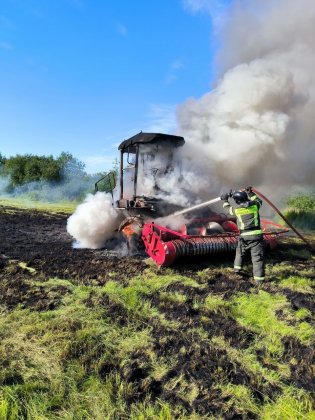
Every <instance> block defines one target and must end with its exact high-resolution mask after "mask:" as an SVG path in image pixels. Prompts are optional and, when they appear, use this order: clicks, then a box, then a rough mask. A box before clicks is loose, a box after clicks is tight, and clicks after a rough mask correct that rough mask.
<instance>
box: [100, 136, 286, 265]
mask: <svg viewBox="0 0 315 420" xmlns="http://www.w3.org/2000/svg"><path fill="white" fill-rule="evenodd" d="M184 143H185V140H184V138H183V137H180V136H174V135H168V134H162V133H143V132H140V133H138V134H136V135H135V136H133V137H131V138H129V139H127V140H124V141H123V142H122V143H121V144H120V145H119V147H118V150H119V151H120V162H119V170H118V178H119V186H118V191H117V190H116V191H117V192H116V194H118V195H117V197H116V201H115V200H114V189H115V187H116V174H115V173H113V172H110V173H108V174H106V175H105V176H104V177H102V178H101V179H100V180H99V181H98V182H97V183H96V184H95V190H96V191H98V190H102V191H105V192H108V193H111V195H112V202H113V206H114V207H115V208H116V210H117V211H118V212H120V216H121V217H120V218H121V223H120V226H119V231H120V232H121V233H122V235H123V236H124V237H125V239H126V241H127V245H128V248H129V251H130V252H131V253H132V252H135V251H136V250H139V249H143V248H144V249H145V251H146V253H147V254H148V255H149V256H150V257H151V258H152V259H153V260H154V261H155V262H156V264H158V265H159V266H169V265H171V264H173V263H174V262H175V261H176V260H178V259H187V258H188V257H193V256H206V255H217V254H224V253H228V252H231V251H234V250H235V249H236V246H237V238H238V236H239V232H238V229H237V226H236V223H235V218H233V217H227V216H224V215H222V214H215V213H213V212H211V210H210V209H209V215H211V217H208V218H206V219H205V218H203V219H196V218H195V219H193V220H191V221H190V222H189V224H188V225H187V226H186V225H184V226H182V228H181V229H180V231H175V230H172V229H169V228H168V227H167V226H161V225H159V224H157V223H155V222H154V220H156V219H158V218H160V217H165V216H168V215H170V214H172V215H173V214H176V211H178V210H180V209H182V208H181V207H180V206H177V205H174V204H173V205H171V204H170V203H169V202H167V201H166V200H165V199H161V198H160V197H161V190H160V188H159V187H158V182H155V181H157V180H158V179H159V177H162V176H164V175H165V174H168V172H171V171H172V170H173V169H174V166H175V165H176V163H175V164H174V159H173V158H174V149H176V148H178V147H181V146H183V145H184ZM146 178H147V179H149V178H150V181H151V184H152V185H151V189H150V195H148V194H147V191H146V188H144V184H145V182H144V181H145V180H146ZM104 186H105V187H104ZM165 196H167V194H165ZM217 200H219V199H216V200H214V201H217ZM203 204H207V203H203ZM203 204H201V205H203ZM196 207H199V205H198V206H196ZM174 212H175V213H174ZM262 228H263V231H264V241H265V244H266V247H268V248H270V249H273V248H274V247H275V246H276V237H277V236H278V235H280V234H283V233H285V232H288V229H284V228H283V226H280V225H277V224H274V223H272V222H269V221H267V220H262Z"/></svg>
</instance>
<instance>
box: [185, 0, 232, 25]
mask: <svg viewBox="0 0 315 420" xmlns="http://www.w3.org/2000/svg"><path fill="white" fill-rule="evenodd" d="M230 3H231V0H182V4H183V7H184V9H185V10H187V11H188V12H190V13H198V12H206V13H208V14H209V15H210V16H211V19H212V23H213V26H214V28H215V31H216V30H218V28H220V27H221V26H222V24H223V23H224V22H225V19H226V11H227V9H228V7H229V6H230Z"/></svg>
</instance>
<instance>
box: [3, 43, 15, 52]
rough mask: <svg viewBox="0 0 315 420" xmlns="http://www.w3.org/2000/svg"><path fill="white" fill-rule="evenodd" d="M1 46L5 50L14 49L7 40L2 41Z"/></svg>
mask: <svg viewBox="0 0 315 420" xmlns="http://www.w3.org/2000/svg"><path fill="white" fill-rule="evenodd" d="M0 48H1V49H3V50H7V51H9V50H13V45H12V44H10V43H9V42H6V41H0Z"/></svg>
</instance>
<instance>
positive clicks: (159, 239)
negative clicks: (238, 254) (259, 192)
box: [142, 215, 288, 266]
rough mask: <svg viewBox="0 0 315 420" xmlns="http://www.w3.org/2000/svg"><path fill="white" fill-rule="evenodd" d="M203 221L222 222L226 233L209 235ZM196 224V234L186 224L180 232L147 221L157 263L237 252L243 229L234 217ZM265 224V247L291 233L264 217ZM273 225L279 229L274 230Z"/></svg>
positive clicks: (148, 246)
mask: <svg viewBox="0 0 315 420" xmlns="http://www.w3.org/2000/svg"><path fill="white" fill-rule="evenodd" d="M202 222H207V223H208V222H215V223H218V224H219V225H220V226H222V228H223V229H224V233H216V234H207V230H206V229H205V228H204V226H205V224H203V223H202ZM195 225H196V226H195V228H194V232H193V233H194V234H188V233H187V229H185V227H184V228H183V229H182V232H178V231H174V230H171V229H168V228H166V227H164V226H160V225H157V224H156V223H154V222H150V223H146V224H145V225H144V226H143V228H142V240H143V242H144V246H145V250H146V252H147V254H148V255H149V256H150V257H151V258H152V260H153V261H154V262H155V263H156V264H157V265H159V266H169V265H172V264H173V263H174V262H175V260H177V259H184V258H186V257H188V258H189V257H192V256H203V255H209V256H210V255H212V256H213V255H217V254H224V253H229V252H232V251H235V249H236V246H237V238H238V236H239V232H238V230H237V227H236V224H235V223H234V222H233V221H232V220H231V219H229V218H224V217H223V216H220V215H218V216H213V217H211V218H209V219H206V220H205V219H203V221H201V220H198V221H196V223H195ZM198 225H199V227H198ZM261 225H262V229H263V236H264V242H265V246H266V247H267V248H269V249H273V248H275V247H276V237H277V236H278V235H281V234H283V233H286V232H288V229H285V228H283V226H280V225H278V224H276V223H273V222H270V221H268V220H265V219H262V221H261ZM270 228H276V230H273V231H272V230H270ZM198 230H199V234H198Z"/></svg>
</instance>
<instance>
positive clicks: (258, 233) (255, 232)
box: [241, 229, 262, 236]
mask: <svg viewBox="0 0 315 420" xmlns="http://www.w3.org/2000/svg"><path fill="white" fill-rule="evenodd" d="M261 234H262V230H261V229H257V230H249V231H247V232H242V233H241V236H251V235H261Z"/></svg>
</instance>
